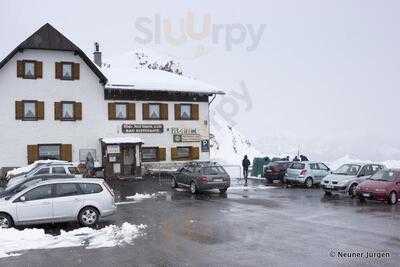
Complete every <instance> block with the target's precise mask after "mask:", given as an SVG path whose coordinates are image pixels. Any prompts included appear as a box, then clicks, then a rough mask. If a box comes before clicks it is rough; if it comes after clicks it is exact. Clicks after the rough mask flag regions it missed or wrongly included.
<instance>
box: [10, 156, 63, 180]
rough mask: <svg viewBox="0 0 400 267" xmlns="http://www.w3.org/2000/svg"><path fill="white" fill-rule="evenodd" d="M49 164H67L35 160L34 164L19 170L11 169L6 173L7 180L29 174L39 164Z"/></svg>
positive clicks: (58, 161)
mask: <svg viewBox="0 0 400 267" xmlns="http://www.w3.org/2000/svg"><path fill="white" fill-rule="evenodd" d="M49 163H60V164H64V163H68V162H67V161H64V160H37V161H35V162H34V163H32V164H30V165H28V166H25V167H21V168H16V169H13V170H11V171H8V172H7V178H9V177H12V176H17V175H20V174H23V173H27V172H30V171H31V170H33V169H34V168H36V167H37V166H38V165H41V164H49Z"/></svg>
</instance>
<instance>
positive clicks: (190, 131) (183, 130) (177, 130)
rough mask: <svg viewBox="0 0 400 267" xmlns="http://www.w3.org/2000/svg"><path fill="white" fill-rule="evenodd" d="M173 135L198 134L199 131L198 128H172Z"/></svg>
mask: <svg viewBox="0 0 400 267" xmlns="http://www.w3.org/2000/svg"><path fill="white" fill-rule="evenodd" d="M171 133H172V134H179V135H183V134H197V133H198V131H197V129H196V128H177V127H172V128H171Z"/></svg>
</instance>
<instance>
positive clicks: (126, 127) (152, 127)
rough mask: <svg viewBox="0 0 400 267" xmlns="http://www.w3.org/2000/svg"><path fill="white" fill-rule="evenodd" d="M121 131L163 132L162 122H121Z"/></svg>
mask: <svg viewBox="0 0 400 267" xmlns="http://www.w3.org/2000/svg"><path fill="white" fill-rule="evenodd" d="M122 132H123V133H163V132H164V125H162V124H122Z"/></svg>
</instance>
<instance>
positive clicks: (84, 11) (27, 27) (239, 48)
mask: <svg viewBox="0 0 400 267" xmlns="http://www.w3.org/2000/svg"><path fill="white" fill-rule="evenodd" d="M399 8H400V2H399V1H367V0H359V1H354V0H341V1H323V0H320V1H294V0H293V1H232V0H230V1H215V0H214V1H204V0H202V1H173V0H170V1H163V0H159V1H151V0H148V1H133V0H130V1H73V0H69V1H67V2H65V3H63V2H62V1H54V0H52V1H32V0H30V1H21V0H20V1H7V0H2V1H1V2H0V34H1V36H2V38H1V46H0V56H1V57H4V56H5V55H6V54H7V53H8V52H9V51H10V50H12V49H13V48H14V47H15V46H16V45H17V44H18V43H19V42H20V41H22V40H24V39H25V38H26V37H27V36H29V35H30V34H31V33H32V32H33V31H34V30H36V29H37V28H39V27H40V26H42V25H43V24H44V23H46V22H50V23H51V24H52V25H53V26H55V27H56V28H57V29H59V30H60V31H61V32H63V33H64V34H65V35H66V36H67V37H69V38H70V39H71V40H72V41H73V42H75V43H76V44H77V45H79V46H80V47H81V48H82V49H83V50H84V51H86V52H87V53H89V54H90V55H91V52H92V49H93V42H94V41H99V42H100V43H101V49H102V51H103V53H104V56H105V57H106V58H110V59H111V58H113V57H115V58H117V57H118V56H119V55H121V54H123V53H125V52H126V51H130V50H133V49H136V48H139V47H143V46H144V47H146V48H149V49H153V50H154V51H158V52H160V53H167V54H170V55H173V56H174V57H176V58H178V59H179V60H180V61H181V62H183V63H184V65H185V74H187V75H189V76H193V77H196V78H198V79H201V80H204V81H206V82H208V83H211V84H214V85H216V86H218V87H220V88H221V89H223V90H226V91H228V92H229V91H231V90H235V91H237V92H238V93H242V92H241V90H242V88H243V85H245V87H246V88H247V91H248V93H249V98H247V97H238V96H237V94H236V95H234V96H232V95H231V94H228V96H227V97H228V100H229V101H226V103H225V106H223V107H222V108H221V106H222V104H221V102H216V103H214V104H215V105H220V110H225V112H226V113H231V112H232V113H233V114H231V115H230V116H229V119H231V120H232V121H231V122H230V123H236V127H237V128H238V130H240V131H241V132H242V133H244V134H245V135H247V136H249V137H250V138H251V139H253V140H258V141H260V144H261V143H262V140H265V137H268V136H282V135H283V136H287V138H289V139H290V138H292V139H293V136H295V137H296V138H298V139H299V140H303V141H302V142H304V144H299V146H302V147H307V146H310V145H311V144H312V143H313V142H322V141H321V140H328V141H326V142H327V143H329V144H327V146H329V145H331V146H333V145H335V146H336V145H337V143H340V144H342V146H343V148H342V149H341V152H340V153H342V152H343V153H348V154H353V155H355V156H357V157H360V158H366V157H370V158H372V159H377V160H381V159H382V160H383V159H388V158H389V157H399V156H400V150H399V148H400V140H399V138H398V137H397V135H398V133H397V132H398V131H399V130H400V124H399V123H397V122H398V114H399V112H398V110H399V107H398V102H399V100H400V93H399V90H398V85H399V83H400V75H399V67H400V63H399V62H400V61H399V57H400V56H399V52H398V48H399V47H400V38H399V34H398V25H399V22H400V17H399V16H398V12H399V10H400V9H399ZM188 12H192V13H193V18H194V21H195V24H194V25H195V29H197V30H198V31H200V30H201V29H202V23H203V22H204V21H205V16H206V15H208V14H209V15H210V23H209V24H207V25H211V26H212V27H211V29H215V28H218V29H219V31H218V35H216V34H215V31H213V30H210V31H208V34H207V35H206V37H204V36H203V37H202V38H201V40H196V39H193V38H192V37H193V36H192V37H191V36H190V34H188V31H184V33H185V34H186V36H188V38H187V39H186V40H183V41H182V40H181V41H180V42H173V41H171V39H169V38H168V36H166V34H165V33H164V32H163V31H162V30H160V31H158V30H157V25H158V23H157V20H158V18H160V19H161V21H165V20H169V21H170V22H171V25H172V27H171V29H172V32H173V33H174V36H175V37H177V36H179V34H180V24H179V23H180V21H181V20H184V21H185V23H184V24H183V25H184V26H188V25H189V26H190V24H188V20H187V18H188V17H187V16H188ZM138 24H140V25H141V26H142V28H138V26H137V25H138ZM159 25H161V28H163V27H164V26H165V24H163V23H161V24H159ZM263 25H265V26H263ZM230 29H231V33H232V34H233V35H232V37H233V38H234V39H235V38H239V39H241V40H240V41H238V42H236V43H235V42H234V41H231V42H228V41H229V31H230ZM232 29H235V30H233V32H232ZM251 29H252V30H253V32H252V33H253V35H254V34H255V33H257V30H260V31H259V33H260V32H261V33H262V35H261V38H260V40H259V43H258V45H255V44H254V42H253V41H254V39H252V38H254V36H252V35H250V31H251ZM243 30H245V31H243ZM150 34H151V35H152V37H153V38H152V40H150V39H148V40H147V41H146V42H143V39H145V38H146V37H149V36H150ZM227 34H228V40H227ZM138 38H140V39H141V40H142V41H138ZM211 38H214V42H212V41H211ZM251 46H252V47H251ZM249 47H250V48H251V49H248V48H249ZM249 50H251V51H249ZM111 64H112V62H111ZM233 99H235V100H233ZM249 99H250V100H251V101H250V102H249ZM232 101H234V102H232ZM218 103H219V104H218ZM236 104H238V105H240V110H239V112H234V111H235V108H236V106H235V105H236ZM246 108H247V110H246ZM236 113H237V114H236ZM220 115H221V114H219V116H220ZM290 136H292V137H290ZM296 140H297V139H296ZM291 142H293V140H291ZM376 144H379V145H382V146H385V147H387V150H388V151H390V152H388V153H384V152H382V151H380V152H379V153H378V152H376V150H377V146H376ZM266 146H267V145H266ZM332 149H333V148H332ZM265 150H268V148H267V149H265ZM328 150H329V149H328ZM308 152H309V153H312V151H308ZM327 153H328V152H327ZM334 156H338V155H336V154H335V155H332V157H334Z"/></svg>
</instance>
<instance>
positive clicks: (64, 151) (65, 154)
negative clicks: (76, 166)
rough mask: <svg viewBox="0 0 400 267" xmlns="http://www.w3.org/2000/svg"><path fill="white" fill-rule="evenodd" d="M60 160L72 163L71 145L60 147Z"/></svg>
mask: <svg viewBox="0 0 400 267" xmlns="http://www.w3.org/2000/svg"><path fill="white" fill-rule="evenodd" d="M60 154H61V160H65V161H69V162H71V161H72V145H66V144H63V145H61V151H60Z"/></svg>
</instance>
